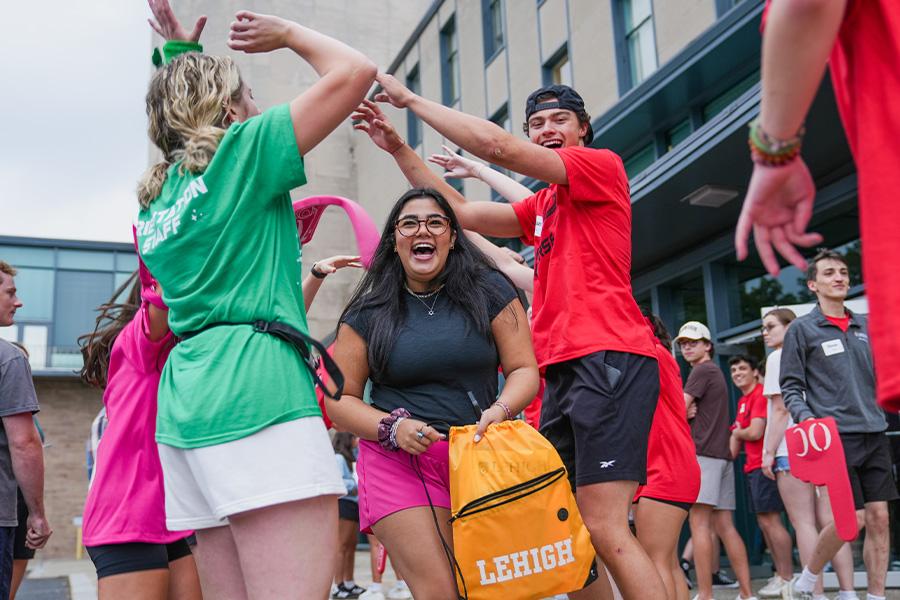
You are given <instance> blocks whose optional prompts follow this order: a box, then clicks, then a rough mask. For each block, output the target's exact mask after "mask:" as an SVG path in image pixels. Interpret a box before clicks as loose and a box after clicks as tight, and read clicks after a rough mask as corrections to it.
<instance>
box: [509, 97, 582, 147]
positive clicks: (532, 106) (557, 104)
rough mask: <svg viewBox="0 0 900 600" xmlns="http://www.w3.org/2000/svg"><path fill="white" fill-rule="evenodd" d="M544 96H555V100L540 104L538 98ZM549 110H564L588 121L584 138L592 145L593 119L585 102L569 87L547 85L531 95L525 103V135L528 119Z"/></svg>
mask: <svg viewBox="0 0 900 600" xmlns="http://www.w3.org/2000/svg"><path fill="white" fill-rule="evenodd" d="M542 96H555V98H556V99H555V100H542V101H541V102H538V98H541V97H542ZM548 108H562V109H565V110H571V111H572V112H574V113H575V114H576V115H578V119H579V120H580V121H587V126H588V128H587V133H586V134H585V136H584V143H585V144H590V143H591V140H593V139H594V129H593V128H592V127H591V117H590V115H588V113H587V110H585V108H584V100H583V99H582V97H581V96H580V95H579V94H578V92H576V91H575V90H573V89H572V88H570V87H569V86H567V85H557V84H554V85H545V86H544V87H542V88H539V89H537V90H535V91H533V92H532V93H531V95H530V96H528V100H526V101H525V133H528V119H530V118H531V115H533V114H534V113H536V112H539V111H542V110H547V109H548Z"/></svg>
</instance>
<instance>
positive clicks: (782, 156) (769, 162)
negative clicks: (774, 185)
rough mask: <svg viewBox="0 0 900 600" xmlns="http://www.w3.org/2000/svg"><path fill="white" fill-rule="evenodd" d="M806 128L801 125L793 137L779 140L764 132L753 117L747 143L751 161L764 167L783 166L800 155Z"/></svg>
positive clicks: (757, 120)
mask: <svg viewBox="0 0 900 600" xmlns="http://www.w3.org/2000/svg"><path fill="white" fill-rule="evenodd" d="M805 133H806V129H805V128H803V127H801V128H800V131H798V132H797V135H795V136H794V137H791V138H788V139H786V140H779V139H778V138H774V137H772V136H770V135H769V134H768V133H766V132H765V131H764V130H763V128H762V126H761V125H760V123H759V119H755V120H754V121H753V122H752V123H750V135H749V136H748V137H747V143H748V145H749V146H750V157H751V159H753V162H755V163H756V164H759V165H763V166H766V167H783V166H785V165H788V164H790V163H792V162H794V160H796V159H797V157H798V156H800V147H801V146H802V145H803V135H804V134H805Z"/></svg>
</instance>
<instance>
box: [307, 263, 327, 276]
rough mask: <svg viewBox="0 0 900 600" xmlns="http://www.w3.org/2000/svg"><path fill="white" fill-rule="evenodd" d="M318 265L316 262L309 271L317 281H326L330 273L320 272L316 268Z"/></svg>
mask: <svg viewBox="0 0 900 600" xmlns="http://www.w3.org/2000/svg"><path fill="white" fill-rule="evenodd" d="M318 265H319V263H317V262H314V263H313V266H312V268H311V269H310V270H309V274H310V275H312V276H313V277H315V278H316V279H325V278H326V277H328V273H323V272H322V271H320V270H318V269H317V268H316V267H317V266H318Z"/></svg>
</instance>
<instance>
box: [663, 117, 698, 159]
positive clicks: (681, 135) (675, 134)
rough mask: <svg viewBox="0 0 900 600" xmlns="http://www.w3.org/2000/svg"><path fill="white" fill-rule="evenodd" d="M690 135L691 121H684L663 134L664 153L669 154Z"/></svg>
mask: <svg viewBox="0 0 900 600" xmlns="http://www.w3.org/2000/svg"><path fill="white" fill-rule="evenodd" d="M689 135H691V120H690V119H685V120H684V121H682V122H681V123H678V124H677V125H675V126H674V127H672V128H671V129H669V130H667V131H666V132H665V133H664V134H663V140H664V142H665V146H666V152H669V151H670V150H672V148H674V147H675V146H677V145H678V144H680V143H681V142H683V141H684V140H685V139H686V138H687V137H688V136H689Z"/></svg>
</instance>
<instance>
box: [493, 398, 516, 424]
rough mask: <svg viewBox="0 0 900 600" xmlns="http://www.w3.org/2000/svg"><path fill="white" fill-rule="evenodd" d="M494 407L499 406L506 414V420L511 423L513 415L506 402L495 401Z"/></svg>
mask: <svg viewBox="0 0 900 600" xmlns="http://www.w3.org/2000/svg"><path fill="white" fill-rule="evenodd" d="M494 405H495V406H499V407H500V408H502V409H503V412H505V413H506V420H507V421H509V420H510V419H512V413H511V412H510V410H509V407H508V406H507V405H506V403H505V402H501V401H500V400H495V401H494Z"/></svg>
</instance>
